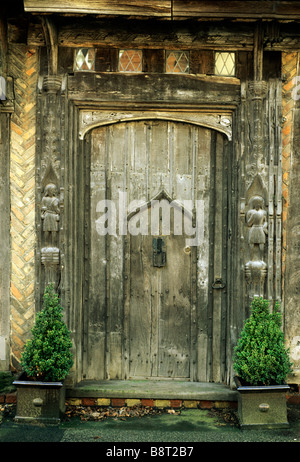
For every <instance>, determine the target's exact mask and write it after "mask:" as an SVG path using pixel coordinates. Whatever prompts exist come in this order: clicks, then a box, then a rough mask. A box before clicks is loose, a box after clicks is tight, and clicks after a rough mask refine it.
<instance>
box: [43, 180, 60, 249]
mask: <svg viewBox="0 0 300 462" xmlns="http://www.w3.org/2000/svg"><path fill="white" fill-rule="evenodd" d="M56 196H57V188H56V185H55V184H53V183H49V184H47V186H46V187H45V195H44V197H43V199H42V220H43V231H45V233H46V240H47V241H49V242H47V243H48V244H54V242H53V241H54V236H53V234H54V235H56V233H57V232H58V222H59V213H60V210H59V199H58V198H57V197H56Z"/></svg>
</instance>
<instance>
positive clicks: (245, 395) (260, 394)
mask: <svg viewBox="0 0 300 462" xmlns="http://www.w3.org/2000/svg"><path fill="white" fill-rule="evenodd" d="M235 383H236V386H237V391H238V416H239V422H240V426H241V428H248V429H249V428H287V427H289V423H288V420H287V400H286V393H287V392H288V390H289V388H290V387H289V386H288V385H286V384H285V385H270V386H251V385H246V384H243V383H242V381H241V380H240V379H239V378H238V377H235Z"/></svg>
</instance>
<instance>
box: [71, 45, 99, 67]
mask: <svg viewBox="0 0 300 462" xmlns="http://www.w3.org/2000/svg"><path fill="white" fill-rule="evenodd" d="M74 70H75V71H94V70H95V49H94V48H79V49H78V50H75V62H74Z"/></svg>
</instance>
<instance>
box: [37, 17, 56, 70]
mask: <svg viewBox="0 0 300 462" xmlns="http://www.w3.org/2000/svg"><path fill="white" fill-rule="evenodd" d="M41 19H42V26H43V32H44V36H45V42H46V45H47V51H48V62H49V70H48V71H49V74H52V75H56V74H57V63H58V31H57V27H56V25H55V24H54V21H53V19H51V18H49V17H45V16H42V18H41Z"/></svg>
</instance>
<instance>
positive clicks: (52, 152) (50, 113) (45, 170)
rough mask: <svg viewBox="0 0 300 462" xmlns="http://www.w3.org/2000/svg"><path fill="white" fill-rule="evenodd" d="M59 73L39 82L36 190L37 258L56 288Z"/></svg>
mask: <svg viewBox="0 0 300 462" xmlns="http://www.w3.org/2000/svg"><path fill="white" fill-rule="evenodd" d="M62 82H63V79H62V77H61V76H57V75H48V76H45V77H44V78H43V80H42V84H41V85H40V90H41V94H40V107H39V111H38V112H39V115H40V117H41V119H40V120H41V132H40V135H39V139H40V141H41V142H40V143H38V146H40V150H41V152H40V157H39V166H38V170H37V171H38V181H37V183H38V191H39V192H40V195H41V196H40V212H39V215H38V217H39V218H38V219H39V220H40V225H39V228H40V239H39V241H40V243H39V244H40V249H41V250H40V258H41V264H42V268H43V272H42V274H41V275H40V280H41V283H42V287H41V289H40V291H41V292H43V289H44V285H45V284H48V283H50V282H52V283H53V284H54V286H56V288H57V287H58V285H59V281H60V264H61V249H60V246H61V236H60V229H61V227H62V210H63V196H62V188H61V175H62V171H61V152H60V151H61V141H60V138H61V122H62V121H61V120H60V117H61V103H60V98H61V95H60V92H61V89H62Z"/></svg>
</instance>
